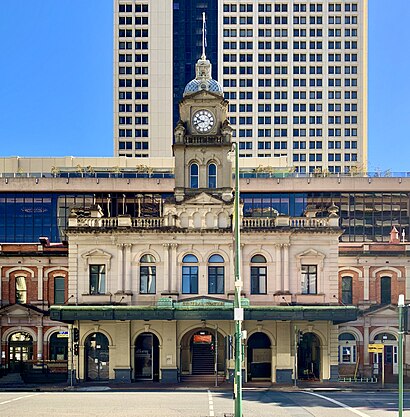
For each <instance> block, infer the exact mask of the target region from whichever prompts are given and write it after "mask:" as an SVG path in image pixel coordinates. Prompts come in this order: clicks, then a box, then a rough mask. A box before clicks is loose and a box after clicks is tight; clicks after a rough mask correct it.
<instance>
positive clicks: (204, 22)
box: [201, 12, 207, 59]
mask: <svg viewBox="0 0 410 417" xmlns="http://www.w3.org/2000/svg"><path fill="white" fill-rule="evenodd" d="M206 46H207V45H206V19H205V12H202V56H201V59H206V55H205V48H206Z"/></svg>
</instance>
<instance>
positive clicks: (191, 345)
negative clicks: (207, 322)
mask: <svg viewBox="0 0 410 417" xmlns="http://www.w3.org/2000/svg"><path fill="white" fill-rule="evenodd" d="M217 334H218V340H217V342H218V343H215V342H216V340H215V330H214V329H209V328H202V329H198V328H197V329H193V330H191V331H189V332H187V333H186V334H185V335H184V337H183V338H182V340H181V356H180V369H181V375H182V376H184V375H198V376H204V375H208V376H210V375H213V376H214V375H215V358H216V357H217V363H218V365H217V368H218V372H219V373H224V372H225V350H226V349H225V339H224V337H223V336H222V335H221V334H220V333H217Z"/></svg>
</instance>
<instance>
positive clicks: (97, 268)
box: [90, 265, 105, 295]
mask: <svg viewBox="0 0 410 417" xmlns="http://www.w3.org/2000/svg"><path fill="white" fill-rule="evenodd" d="M90 294H92V295H96V294H105V265H90Z"/></svg>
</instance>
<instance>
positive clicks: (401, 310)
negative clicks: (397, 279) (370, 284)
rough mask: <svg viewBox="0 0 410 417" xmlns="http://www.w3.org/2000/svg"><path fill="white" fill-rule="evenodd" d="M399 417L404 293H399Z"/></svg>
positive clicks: (401, 409)
mask: <svg viewBox="0 0 410 417" xmlns="http://www.w3.org/2000/svg"><path fill="white" fill-rule="evenodd" d="M397 304H398V307H399V346H398V347H399V349H398V350H399V352H398V354H399V358H398V359H399V417H402V416H403V334H404V328H403V309H404V295H403V294H400V295H399V301H398V303H397Z"/></svg>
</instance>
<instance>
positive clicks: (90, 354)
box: [85, 333, 110, 381]
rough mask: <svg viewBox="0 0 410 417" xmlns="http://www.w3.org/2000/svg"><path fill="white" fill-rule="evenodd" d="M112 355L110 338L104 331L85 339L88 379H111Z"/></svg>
mask: <svg viewBox="0 0 410 417" xmlns="http://www.w3.org/2000/svg"><path fill="white" fill-rule="evenodd" d="M109 361H110V355H109V350H108V339H107V336H105V335H104V334H102V333H92V334H90V335H89V336H88V337H87V339H86V341H85V374H86V379H87V380H88V381H107V380H108V379H109V369H110V362H109Z"/></svg>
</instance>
